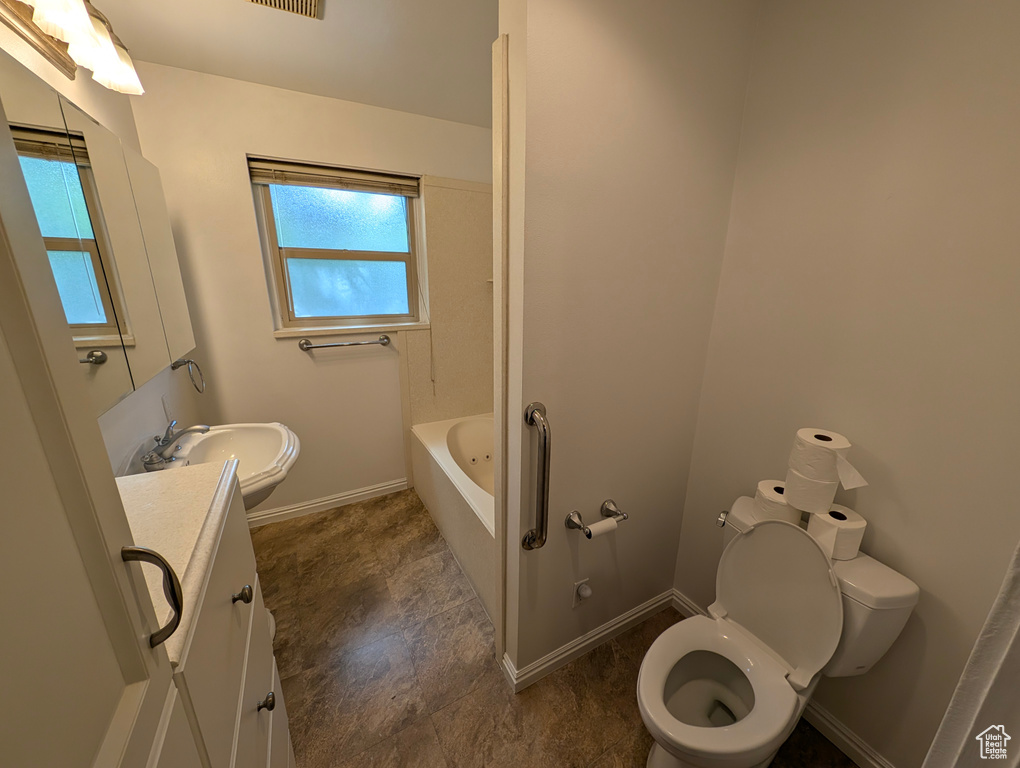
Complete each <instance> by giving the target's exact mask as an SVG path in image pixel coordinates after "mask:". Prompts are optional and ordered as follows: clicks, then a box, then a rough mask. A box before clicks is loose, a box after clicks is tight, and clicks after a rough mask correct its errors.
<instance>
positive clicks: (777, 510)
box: [754, 480, 800, 525]
mask: <svg viewBox="0 0 1020 768" xmlns="http://www.w3.org/2000/svg"><path fill="white" fill-rule="evenodd" d="M754 516H755V518H757V519H758V520H785V521H786V522H788V523H793V524H794V525H797V524H799V523H800V510H799V509H794V508H793V507H791V506H790V505H789V504H788V503H787V501H786V483H784V482H783V481H782V480H762V481H761V482H760V483H758V489H757V490H756V491H755V492H754Z"/></svg>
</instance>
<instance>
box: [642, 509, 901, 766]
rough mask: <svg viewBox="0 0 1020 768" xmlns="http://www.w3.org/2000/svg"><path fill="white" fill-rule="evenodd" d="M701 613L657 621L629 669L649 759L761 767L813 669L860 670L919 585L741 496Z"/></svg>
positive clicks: (800, 705) (888, 639) (799, 703)
mask: <svg viewBox="0 0 1020 768" xmlns="http://www.w3.org/2000/svg"><path fill="white" fill-rule="evenodd" d="M725 528H726V538H727V540H728V544H727V546H726V548H725V550H724V551H723V554H722V557H721V559H720V561H719V569H718V571H717V573H716V601H715V602H714V603H713V604H712V605H711V606H710V607H709V609H708V612H709V615H708V616H694V617H692V618H689V619H685V620H684V621H681V622H679V623H677V624H674V625H673V626H672V627H670V628H669V629H667V630H666V631H665V632H663V633H662V634H661V635H660V636H659V637H658V638H657V639H656V640H655V642H654V643H652V646H651V647H650V648H649V649H648V652H647V653H646V654H645V658H644V660H643V661H642V663H641V670H640V672H639V674H638V685H637V698H638V706H639V708H640V710H641V718H642V720H644V723H645V727H646V728H647V729H648V732H649V733H650V734H651V735H652V738H653V739H654V740H655V742H654V744H653V745H652V749H651V751H650V752H649V754H648V763H647V766H648V768H764V767H765V766H767V765H768V764H769V763H771V762H772V758H773V757H775V754H776V752H777V751H778V750H779V748H780V747H781V746H782V744H783V742H784V741H786V739H787V737H788V736H789V735H790V733H791V732H792V731H793V729H794V727H795V726H796V724H797V721H798V720H799V719H800V716H801V714H802V713H803V712H804V708H805V707H806V706H807V702H808V700H809V699H810V698H811V694H812V693H813V692H814V689H815V686H816V685H817V684H818V680H819V678H820V677H821V676H822V675H823V674H824V675H826V676H829V677H847V676H851V675H861V674H864V673H865V672H867V671H868V670H869V669H870V668H871V667H872V665H874V664H875V662H877V661H878V660H879V659H880V658H881V657H882V656H883V655H884V654H885V652H886V651H887V650H888V649H889V647H890V646H891V645H892V643H893V641H895V639H896V638H897V637H898V636H899V634H900V632H901V631H902V629H903V626H904V625H905V624H906V621H907V618H908V617H909V616H910V612H911V611H912V610H913V608H914V606H915V605H916V604H917V599H918V596H919V594H920V593H919V590H918V588H917V585H916V584H914V583H913V582H912V581H910V579H908V578H906V577H905V576H903V575H902V574H899V573H897V572H896V571H894V570H892V569H891V568H888V567H887V566H885V565H883V564H882V563H880V562H878V561H877V560H874V559H873V558H871V557H868V556H867V555H865V554H863V553H861V554H859V555H858V556H857V557H855V558H853V559H852V560H843V561H839V560H837V561H830V560H829V558H828V556H827V555H826V554H825V552H824V551H823V550H822V548H821V546H820V545H819V544H818V543H817V542H816V541H815V540H814V539H813V538H812V537H811V536H810V535H809V534H808V533H807V531H805V530H804V529H803V528H801V527H799V526H797V525H794V524H793V523H789V522H785V521H782V520H765V521H758V520H757V518H756V517H755V511H754V500H753V499H751V498H748V497H741V498H739V499H737V501H736V502H734V504H733V507H732V508H731V510H730V512H729V514H728V516H727V517H726V526H725Z"/></svg>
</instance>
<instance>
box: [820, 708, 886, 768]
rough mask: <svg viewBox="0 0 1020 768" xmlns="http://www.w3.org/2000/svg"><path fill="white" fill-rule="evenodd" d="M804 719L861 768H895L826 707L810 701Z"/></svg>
mask: <svg viewBox="0 0 1020 768" xmlns="http://www.w3.org/2000/svg"><path fill="white" fill-rule="evenodd" d="M804 719H805V720H807V721H808V722H809V723H811V725H813V726H814V727H815V728H817V729H818V732H819V733H820V734H822V736H824V737H825V738H827V739H828V740H829V741H831V742H832V743H833V744H835V745H836V747H837V748H838V749H839V751H840V752H842V753H843V754H844V755H846V756H847V757H849V758H850V759H851V760H853V761H854V762H855V763H856V764H857V765H858V766H860V768H895V766H894V765H893V764H892V763H890V762H889V761H888V760H886V759H885V758H884V757H882V756H881V755H880V754H878V752H876V751H875V750H874V749H872V748H871V746H869V745H868V744H867V743H866V742H865V741H864V739H862V738H861V737H860V736H858V735H857V734H856V733H854V732H853V731H851V730H850V729H849V728H847V727H846V726H845V725H843V723H841V722H840V721H839V720H837V719H836V718H835V717H833V715H832V713H831V712H829V711H828V710H827V709H825V707H822V706H820V705H819V704H818V703H817V702H815V701H813V700H812V701H809V702H808V705H807V709H806V710H804Z"/></svg>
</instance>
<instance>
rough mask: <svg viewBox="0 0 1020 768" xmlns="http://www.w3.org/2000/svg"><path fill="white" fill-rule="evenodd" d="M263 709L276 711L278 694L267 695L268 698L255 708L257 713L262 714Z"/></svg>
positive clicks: (270, 693)
mask: <svg viewBox="0 0 1020 768" xmlns="http://www.w3.org/2000/svg"><path fill="white" fill-rule="evenodd" d="M263 709H268V710H269V711H270V712H272V711H273V710H274V709H276V694H275V693H273V692H272V691H270V692H269V693H267V694H266V698H265V699H264V700H262V701H260V702H259V703H258V706H257V707H255V711H256V712H261V711H262V710H263Z"/></svg>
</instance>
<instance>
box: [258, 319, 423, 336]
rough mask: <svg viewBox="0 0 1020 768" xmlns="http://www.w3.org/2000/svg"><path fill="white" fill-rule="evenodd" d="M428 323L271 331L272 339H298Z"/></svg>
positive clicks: (416, 327)
mask: <svg viewBox="0 0 1020 768" xmlns="http://www.w3.org/2000/svg"><path fill="white" fill-rule="evenodd" d="M429 327H430V326H429V324H428V323H424V322H418V323H391V324H389V325H343V326H334V327H329V326H311V327H308V328H278V329H276V330H275V331H273V338H274V339H300V338H305V337H309V336H350V335H353V334H366V333H397V332H399V331H427V330H428V329H429Z"/></svg>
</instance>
